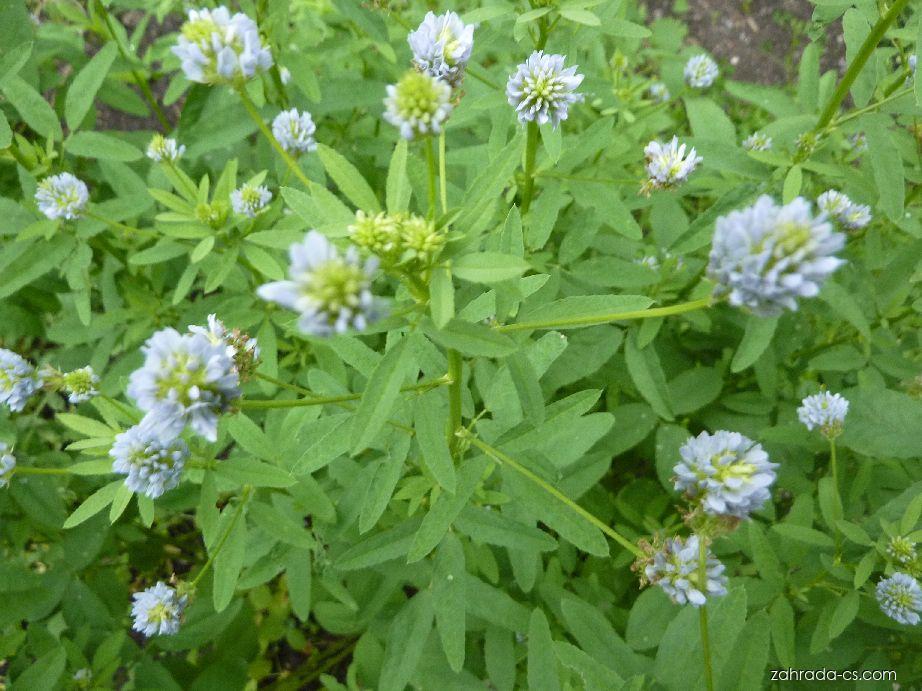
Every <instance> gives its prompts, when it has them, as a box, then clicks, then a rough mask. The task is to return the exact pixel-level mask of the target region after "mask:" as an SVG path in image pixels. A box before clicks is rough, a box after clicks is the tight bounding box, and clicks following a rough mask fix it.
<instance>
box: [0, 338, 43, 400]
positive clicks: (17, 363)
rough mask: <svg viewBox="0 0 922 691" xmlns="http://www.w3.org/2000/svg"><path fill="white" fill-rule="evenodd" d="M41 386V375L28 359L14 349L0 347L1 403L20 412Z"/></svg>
mask: <svg viewBox="0 0 922 691" xmlns="http://www.w3.org/2000/svg"><path fill="white" fill-rule="evenodd" d="M41 387H42V378H41V375H40V374H39V373H38V372H36V371H35V368H34V367H33V366H32V365H30V364H29V363H28V361H26V360H25V359H23V358H22V357H20V356H19V355H17V354H16V353H14V352H13V351H12V350H6V349H5V348H0V405H2V404H6V405H7V406H9V409H10V410H11V411H13V412H14V413H18V412H19V411H20V410H22V409H23V408H25V407H26V402H27V401H28V400H29V398H30V397H31V396H32V394H34V393H35V392H36V391H38V390H39V389H40V388H41Z"/></svg>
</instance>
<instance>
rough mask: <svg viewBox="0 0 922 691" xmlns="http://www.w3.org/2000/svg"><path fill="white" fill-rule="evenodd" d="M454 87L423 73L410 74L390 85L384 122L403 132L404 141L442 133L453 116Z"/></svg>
mask: <svg viewBox="0 0 922 691" xmlns="http://www.w3.org/2000/svg"><path fill="white" fill-rule="evenodd" d="M450 99H451V86H450V85H449V84H448V83H447V82H443V81H442V80H441V79H437V78H436V77H433V76H431V75H429V74H425V73H423V72H415V71H412V70H411V71H409V72H407V73H406V74H405V75H403V77H401V78H400V81H398V82H397V83H396V84H389V85H388V87H387V97H386V98H385V99H384V119H385V120H386V121H387V122H389V123H390V124H392V125H393V126H394V127H396V128H397V129H398V130H400V136H401V137H403V138H404V139H413V138H414V137H418V136H424V135H427V134H438V133H440V132H441V131H442V124H443V123H444V122H445V121H446V120H447V119H448V116H449V115H450V114H451V110H452V105H451V102H450Z"/></svg>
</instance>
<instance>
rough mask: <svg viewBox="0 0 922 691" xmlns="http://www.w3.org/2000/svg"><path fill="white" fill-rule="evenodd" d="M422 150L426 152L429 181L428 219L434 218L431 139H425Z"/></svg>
mask: <svg viewBox="0 0 922 691" xmlns="http://www.w3.org/2000/svg"><path fill="white" fill-rule="evenodd" d="M425 142H426V143H425V145H424V148H425V150H426V170H427V172H428V176H427V179H428V181H429V200H428V201H429V218H435V211H436V182H435V178H436V172H435V152H434V151H433V148H432V137H426V140H425Z"/></svg>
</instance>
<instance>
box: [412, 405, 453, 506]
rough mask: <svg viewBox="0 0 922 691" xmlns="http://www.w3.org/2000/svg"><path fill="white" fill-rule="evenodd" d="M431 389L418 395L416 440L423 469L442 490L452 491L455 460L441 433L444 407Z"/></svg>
mask: <svg viewBox="0 0 922 691" xmlns="http://www.w3.org/2000/svg"><path fill="white" fill-rule="evenodd" d="M438 397H439V395H438V394H437V393H435V392H430V393H427V394H426V395H424V396H420V397H419V398H418V399H417V401H416V407H415V409H414V420H415V424H414V427H415V428H416V441H417V443H418V444H419V450H420V451H421V452H422V455H423V462H424V463H425V464H426V468H428V469H429V472H430V473H432V477H434V478H435V481H436V482H438V483H439V485H441V486H442V487H443V488H444V489H445V490H447V491H448V492H450V493H454V491H455V487H456V486H457V481H456V478H455V463H454V460H453V459H452V457H451V452H450V451H449V449H448V440H447V438H446V432H445V419H446V418H445V412H446V411H445V408H444V407H443V406H442V405H440V402H439V400H438Z"/></svg>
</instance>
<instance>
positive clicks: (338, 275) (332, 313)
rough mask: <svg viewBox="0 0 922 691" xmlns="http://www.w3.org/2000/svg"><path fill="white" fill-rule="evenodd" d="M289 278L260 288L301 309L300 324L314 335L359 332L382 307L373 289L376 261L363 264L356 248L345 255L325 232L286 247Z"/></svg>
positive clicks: (266, 294) (263, 293)
mask: <svg viewBox="0 0 922 691" xmlns="http://www.w3.org/2000/svg"><path fill="white" fill-rule="evenodd" d="M288 254H289V258H290V261H291V263H290V265H289V267H288V275H289V277H290V278H289V280H287V281H273V282H271V283H266V284H264V285H262V286H260V287H259V288H258V289H257V294H258V295H259V297H261V298H262V299H263V300H268V301H270V302H275V303H278V304H279V305H282V306H283V307H287V308H288V309H291V310H294V311H295V312H299V313H300V315H301V316H300V317H299V319H298V328H300V329H301V331H302V332H304V333H306V334H311V335H314V336H330V335H332V334H340V333H345V332H346V331H349V330H350V329H354V330H356V331H361V330H363V329H365V328H366V327H367V326H368V324H370V323H371V322H373V321H375V320H376V319H377V318H378V316H379V313H380V311H381V307H380V305H379V303H378V301H377V300H376V299H375V297H374V296H373V295H372V293H371V283H372V280H373V279H374V274H375V270H376V269H377V267H378V260H377V259H376V258H375V257H369V258H368V259H367V260H365V262H364V263H363V262H362V260H361V259H360V257H359V254H358V250H357V248H356V247H354V246H351V247H349V248H348V249H347V250H346V251H345V252H344V253H343V254H340V252H339V251H338V250H337V249H336V246H335V245H333V244H332V243H331V242H330V241H329V240H328V239H327V238H326V236H324V235H323V234H321V233H319V232H317V231H316V230H312V231H310V232H308V233H307V235H305V236H304V240H303V241H301V242H297V243H295V244H293V245H292V246H291V247H290V248H289V250H288Z"/></svg>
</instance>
